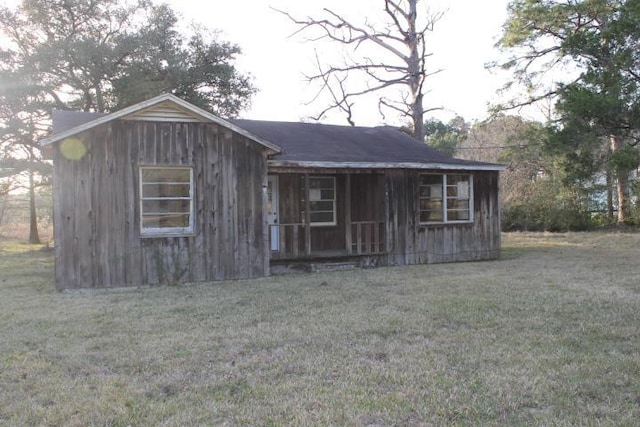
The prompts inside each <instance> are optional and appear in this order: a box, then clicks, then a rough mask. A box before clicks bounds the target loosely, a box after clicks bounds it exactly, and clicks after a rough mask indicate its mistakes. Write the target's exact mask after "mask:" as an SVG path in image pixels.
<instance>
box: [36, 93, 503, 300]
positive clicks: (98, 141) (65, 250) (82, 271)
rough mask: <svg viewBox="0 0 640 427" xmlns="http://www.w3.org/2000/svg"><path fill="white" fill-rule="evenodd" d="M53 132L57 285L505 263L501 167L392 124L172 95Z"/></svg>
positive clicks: (72, 121) (75, 120) (73, 115)
mask: <svg viewBox="0 0 640 427" xmlns="http://www.w3.org/2000/svg"><path fill="white" fill-rule="evenodd" d="M53 130H54V132H53V134H52V136H50V137H49V138H47V139H46V140H44V141H43V142H42V145H43V146H44V147H46V148H47V149H48V150H49V151H50V153H51V157H52V159H53V165H54V174H53V183H54V184H53V185H54V236H55V237H54V238H55V265H56V286H57V287H58V288H59V289H66V288H92V287H116V286H137V285H142V284H161V283H182V282H194V281H213V280H226V279H241V278H253V277H261V276H266V275H269V273H270V267H271V266H272V265H274V264H290V263H305V262H319V261H323V260H325V261H326V260H332V261H335V260H349V261H351V262H354V263H359V264H362V265H407V264H417V263H435V262H455V261H471V260H485V259H492V258H496V257H498V256H499V254H500V209H499V192H498V175H499V171H500V170H501V169H502V167H501V166H499V165H494V164H487V163H479V162H471V161H466V160H460V159H454V158H451V157H449V156H447V155H445V154H443V153H441V152H439V151H437V150H434V149H433V148H430V147H428V146H427V145H426V144H423V143H420V142H418V141H416V140H414V139H413V138H411V137H410V136H408V135H407V134H405V133H403V132H401V131H399V130H397V129H395V128H392V127H386V126H382V127H373V128H369V127H346V126H333V125H323V124H313V123H284V122H266V121H253V120H223V119H220V118H218V117H216V116H214V115H212V114H210V113H208V112H206V111H204V110H201V109H199V108H197V107H195V106H193V105H191V104H189V103H187V102H185V101H183V100H181V99H179V98H177V97H175V96H173V95H161V96H159V97H156V98H153V99H151V100H149V101H146V102H143V103H140V104H137V105H134V106H131V107H128V108H125V109H123V110H121V111H118V112H115V113H112V114H108V115H100V114H91V113H77V112H69V111H58V112H55V113H54V129H53Z"/></svg>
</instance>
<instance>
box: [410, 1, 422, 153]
mask: <svg viewBox="0 0 640 427" xmlns="http://www.w3.org/2000/svg"><path fill="white" fill-rule="evenodd" d="M416 6H417V0H410V1H409V16H408V18H407V21H408V24H409V27H408V31H407V34H408V37H407V39H406V45H407V47H408V48H409V49H410V52H411V54H410V56H409V60H408V62H407V75H408V76H409V89H410V91H411V119H412V121H413V136H415V138H416V139H417V140H419V141H422V142H424V136H425V135H424V107H423V105H422V104H423V94H422V83H423V79H424V71H423V70H421V69H420V64H421V63H422V60H423V59H422V58H420V52H419V51H418V47H419V43H418V37H419V35H418V33H417V32H416V19H417V16H418V11H417V7H416Z"/></svg>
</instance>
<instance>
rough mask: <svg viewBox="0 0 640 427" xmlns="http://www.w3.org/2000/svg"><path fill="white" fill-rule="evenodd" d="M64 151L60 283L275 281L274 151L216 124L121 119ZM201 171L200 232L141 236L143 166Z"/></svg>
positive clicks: (58, 181) (57, 205)
mask: <svg viewBox="0 0 640 427" xmlns="http://www.w3.org/2000/svg"><path fill="white" fill-rule="evenodd" d="M78 139H79V140H81V141H82V143H83V144H84V145H85V147H86V148H87V152H86V154H85V155H84V156H83V157H82V158H81V159H80V160H70V159H67V158H66V157H65V156H63V155H62V154H61V152H60V149H59V148H60V144H59V143H57V144H56V146H55V148H54V195H55V201H54V225H55V248H56V284H57V287H58V288H59V289H66V288H91V287H115V286H135V285H142V284H160V283H180V282H191V281H209V280H223V279H238V278H251V277H259V276H265V275H268V274H269V255H268V250H267V249H268V246H267V242H268V234H267V232H268V230H267V225H266V213H265V209H264V206H265V193H264V191H263V186H264V185H265V183H266V173H267V171H266V152H265V149H264V148H263V147H261V146H259V145H258V144H256V143H255V142H252V141H250V140H248V139H247V138H245V137H243V136H241V135H238V134H236V133H234V132H232V131H230V130H228V129H226V128H223V127H221V126H218V125H216V124H211V123H171V122H165V123H160V122H157V123H155V122H146V121H145V122H138V121H120V120H117V121H113V122H110V123H108V124H105V125H103V126H100V127H98V128H95V129H92V130H90V131H87V132H85V133H83V134H81V135H79V137H78ZM141 165H144V166H149V165H159V166H192V167H193V170H194V204H195V209H194V211H195V232H194V234H193V235H189V236H181V237H144V238H141V236H140V211H139V209H140V206H139V196H140V195H139V167H140V166H141Z"/></svg>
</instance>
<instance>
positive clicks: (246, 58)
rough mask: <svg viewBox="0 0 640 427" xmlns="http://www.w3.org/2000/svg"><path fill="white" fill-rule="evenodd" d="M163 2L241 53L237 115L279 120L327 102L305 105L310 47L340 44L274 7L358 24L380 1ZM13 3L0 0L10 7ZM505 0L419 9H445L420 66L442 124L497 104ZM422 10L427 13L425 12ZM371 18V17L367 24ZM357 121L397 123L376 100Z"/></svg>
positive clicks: (337, 119) (438, 3)
mask: <svg viewBox="0 0 640 427" xmlns="http://www.w3.org/2000/svg"><path fill="white" fill-rule="evenodd" d="M154 1H156V2H157V3H160V2H166V3H168V4H170V5H171V6H172V8H173V9H174V10H175V11H177V12H178V14H179V15H180V16H181V18H182V24H181V25H184V26H185V28H187V27H188V26H189V24H190V23H191V22H195V23H197V24H200V25H203V26H205V27H208V28H211V29H218V30H220V35H219V39H220V40H222V41H229V42H231V43H234V44H237V45H239V46H240V47H241V49H242V52H243V53H242V55H241V56H240V57H239V58H238V60H237V63H236V64H237V66H238V68H239V69H240V70H241V71H242V72H243V73H245V74H250V75H251V76H252V79H253V83H254V85H255V86H256V87H257V89H258V92H257V94H256V95H255V96H254V97H253V99H252V105H251V107H250V108H249V109H248V110H246V111H244V112H242V113H241V116H242V117H243V118H250V119H259V120H281V121H300V120H303V121H309V117H312V116H315V115H317V114H318V113H319V112H320V111H322V110H323V109H324V107H325V106H326V100H323V99H319V100H317V101H315V102H312V103H310V101H312V99H313V98H314V95H315V94H316V89H317V88H316V87H313V86H310V85H309V84H308V83H307V81H306V79H305V77H304V76H305V74H310V73H312V72H313V71H315V65H314V64H315V62H314V61H315V59H314V58H315V53H314V52H315V51H316V50H317V51H318V55H319V56H320V59H321V60H322V61H323V62H325V63H337V62H340V60H341V54H340V53H339V47H337V46H335V45H330V44H324V45H323V44H316V43H313V42H309V41H306V40H305V38H304V37H303V35H300V34H298V35H293V36H292V34H293V33H295V32H296V30H297V29H298V27H297V26H296V25H295V24H293V23H292V22H291V21H290V20H289V19H288V18H287V17H285V16H284V15H282V14H281V13H279V12H277V11H275V10H274V9H278V10H283V11H287V12H289V13H291V14H292V15H294V16H296V17H306V16H313V17H316V16H320V15H321V11H322V8H323V7H324V8H328V9H331V10H333V11H335V12H338V13H340V14H341V15H343V16H345V17H347V18H348V19H350V20H352V21H354V22H357V23H362V22H363V20H364V19H365V17H366V18H367V19H370V20H375V16H376V14H377V13H380V11H381V10H382V5H383V2H382V0H348V1H346V0H321V1H320V0H316V1H302V0H235V1H221V0H209V1H202V0H154ZM17 3H18V0H0V4H3V5H8V6H14V5H15V4H17ZM507 3H508V0H485V1H480V0H425V1H423V2H422V7H423V8H422V9H419V13H425V12H428V13H440V12H442V13H444V15H443V17H442V18H441V19H440V20H439V21H438V22H437V23H436V24H435V28H434V31H433V32H432V33H429V34H428V36H427V37H428V39H427V48H428V51H429V52H430V53H432V56H430V57H429V58H428V62H427V66H428V67H430V69H431V70H440V69H441V70H442V71H441V72H439V73H438V74H436V75H434V76H432V77H430V78H428V80H427V83H426V90H427V93H426V95H425V102H424V107H425V108H434V107H436V108H441V110H438V111H435V112H433V113H429V114H428V115H427V117H430V116H432V117H435V118H438V119H440V120H443V121H447V120H449V119H451V118H453V117H454V116H455V115H460V116H462V117H464V118H465V119H466V120H467V121H469V122H473V121H476V120H482V119H484V118H486V117H487V116H488V113H487V106H488V105H489V104H490V103H496V102H498V97H497V91H498V90H499V88H500V87H501V86H502V85H503V84H504V83H505V79H506V78H507V76H506V75H498V74H495V72H493V73H492V72H490V71H488V70H486V69H485V63H487V62H490V61H494V60H496V59H498V58H499V52H498V51H497V50H496V49H495V48H494V44H495V42H496V41H497V39H498V37H499V35H500V31H501V26H502V24H503V23H504V21H505V19H506V7H507ZM427 8H428V10H427ZM374 22H375V21H374ZM354 118H355V122H356V124H357V125H365V126H373V125H378V124H383V123H385V124H391V125H402V124H406V123H404V122H403V121H402V120H401V119H400V118H398V117H394V116H393V115H387V116H386V117H385V118H384V119H383V118H382V117H381V116H380V115H379V113H378V111H377V101H376V99H374V98H367V99H363V100H360V101H358V102H357V104H356V108H355V116H354ZM323 121H324V122H327V123H335V124H347V122H346V120H345V118H344V116H343V115H339V114H332V115H328V116H327V117H325V118H324V119H323Z"/></svg>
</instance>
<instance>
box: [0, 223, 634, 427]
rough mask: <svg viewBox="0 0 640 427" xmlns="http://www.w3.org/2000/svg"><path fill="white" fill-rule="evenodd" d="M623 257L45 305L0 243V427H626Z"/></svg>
mask: <svg viewBox="0 0 640 427" xmlns="http://www.w3.org/2000/svg"><path fill="white" fill-rule="evenodd" d="M639 248H640V234H595V233H594V234H579V233H571V234H559V235H552V234H509V235H506V236H505V239H504V256H503V258H502V259H501V260H498V261H494V262H480V263H464V264H441V265H428V266H413V267H404V268H379V269H371V270H358V271H346V272H335V273H320V274H303V275H292V276H283V277H271V278H267V279H261V280H253V281H239V282H224V283H214V284H196V285H187V286H180V287H163V288H152V289H135V290H128V291H99V292H76V293H62V294H61V293H56V292H55V291H54V286H53V282H52V261H51V253H49V252H46V251H38V250H33V249H34V248H32V247H28V246H24V245H17V244H11V243H3V244H0V296H1V300H0V425H99V426H102V425H111V426H126V425H171V426H172V425H355V426H373V425H385V426H386V425H416V426H417V425H612V426H613V425H615V426H619V425H629V426H631V425H635V424H636V423H637V420H638V419H640V381H639V379H640V327H639V326H640V310H639V309H640V280H638V274H637V272H638V260H639V259H640V257H639V255H640V249H639Z"/></svg>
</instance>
